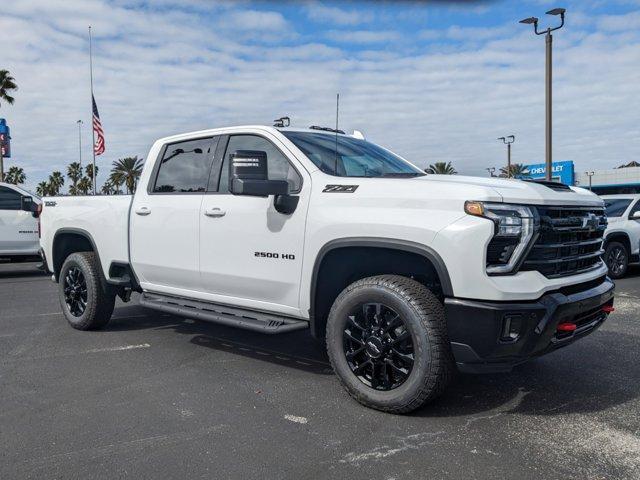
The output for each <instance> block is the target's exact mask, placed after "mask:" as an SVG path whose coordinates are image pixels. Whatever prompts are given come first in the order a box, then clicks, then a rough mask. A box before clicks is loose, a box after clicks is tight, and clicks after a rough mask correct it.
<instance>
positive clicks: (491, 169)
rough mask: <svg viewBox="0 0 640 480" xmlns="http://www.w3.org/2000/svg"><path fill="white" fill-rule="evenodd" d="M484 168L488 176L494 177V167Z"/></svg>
mask: <svg viewBox="0 0 640 480" xmlns="http://www.w3.org/2000/svg"><path fill="white" fill-rule="evenodd" d="M485 170H486V171H487V172H489V176H490V177H495V175H494V174H493V172H495V171H496V167H489V168H485Z"/></svg>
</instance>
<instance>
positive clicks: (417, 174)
mask: <svg viewBox="0 0 640 480" xmlns="http://www.w3.org/2000/svg"><path fill="white" fill-rule="evenodd" d="M423 175H424V173H420V172H389V173H385V174H383V175H381V176H382V177H397V178H402V177H422V176H423Z"/></svg>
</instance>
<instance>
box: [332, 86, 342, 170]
mask: <svg viewBox="0 0 640 480" xmlns="http://www.w3.org/2000/svg"><path fill="white" fill-rule="evenodd" d="M339 115H340V94H339V93H336V149H335V153H336V159H335V168H334V171H333V174H334V175H338V118H339Z"/></svg>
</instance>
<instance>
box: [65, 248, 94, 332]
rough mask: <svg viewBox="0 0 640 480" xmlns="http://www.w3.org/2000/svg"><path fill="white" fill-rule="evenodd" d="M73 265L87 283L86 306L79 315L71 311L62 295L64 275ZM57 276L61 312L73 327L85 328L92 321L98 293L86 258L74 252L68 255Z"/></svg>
mask: <svg viewBox="0 0 640 480" xmlns="http://www.w3.org/2000/svg"><path fill="white" fill-rule="evenodd" d="M73 267H77V268H79V269H80V271H81V272H82V275H83V276H84V279H85V283H86V285H87V308H86V309H85V310H84V312H83V313H82V315H81V316H79V317H76V316H75V315H73V314H72V313H71V311H70V310H69V307H68V306H67V302H66V301H65V296H64V283H65V277H66V276H67V273H68V272H69V270H71V269H72V268H73ZM59 278H60V280H59V282H58V286H59V288H58V297H59V298H60V307H61V308H62V312H63V313H64V316H65V318H66V319H67V321H68V322H69V323H70V324H71V325H72V326H73V327H74V328H80V329H85V328H87V327H88V326H89V324H90V323H91V321H92V318H93V314H94V311H95V309H96V297H97V295H98V292H97V288H98V285H97V284H96V282H95V281H94V279H93V278H92V272H91V268H90V266H89V264H88V262H87V260H86V259H85V258H84V257H83V256H82V255H79V254H76V253H74V254H71V255H69V257H68V258H67V259H66V260H65V262H64V264H63V265H62V269H61V270H60V277H59Z"/></svg>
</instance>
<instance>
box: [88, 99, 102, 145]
mask: <svg viewBox="0 0 640 480" xmlns="http://www.w3.org/2000/svg"><path fill="white" fill-rule="evenodd" d="M91 100H92V101H93V131H94V132H95V134H96V143H95V144H94V145H93V152H94V153H95V154H96V155H102V154H103V153H104V132H103V131H102V123H101V122H100V114H99V113H98V106H97V105H96V99H95V98H94V96H93V94H91Z"/></svg>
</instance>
